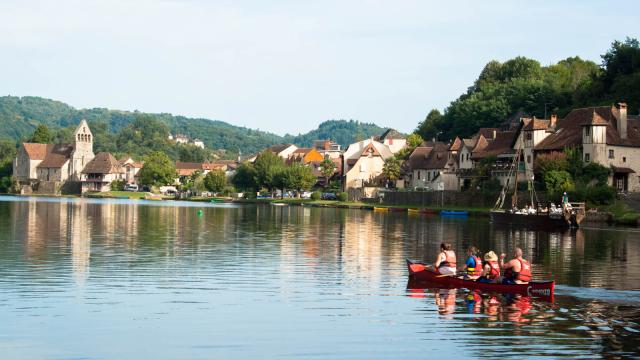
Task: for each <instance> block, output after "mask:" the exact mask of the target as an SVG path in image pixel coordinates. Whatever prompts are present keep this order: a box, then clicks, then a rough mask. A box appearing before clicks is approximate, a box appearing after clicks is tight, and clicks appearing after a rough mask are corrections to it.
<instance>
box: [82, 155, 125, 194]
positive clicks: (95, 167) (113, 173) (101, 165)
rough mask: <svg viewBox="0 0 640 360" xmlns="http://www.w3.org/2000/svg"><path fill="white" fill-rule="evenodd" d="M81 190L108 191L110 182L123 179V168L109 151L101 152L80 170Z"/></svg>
mask: <svg viewBox="0 0 640 360" xmlns="http://www.w3.org/2000/svg"><path fill="white" fill-rule="evenodd" d="M82 174H83V176H82V192H83V193H84V192H87V191H109V190H111V183H112V182H114V181H120V180H124V179H125V176H126V174H125V168H124V167H123V166H122V164H120V162H119V161H118V160H116V158H115V157H114V156H113V155H111V154H110V153H106V152H101V153H98V155H96V157H95V158H93V160H91V161H90V162H89V163H88V164H87V166H85V167H84V170H82Z"/></svg>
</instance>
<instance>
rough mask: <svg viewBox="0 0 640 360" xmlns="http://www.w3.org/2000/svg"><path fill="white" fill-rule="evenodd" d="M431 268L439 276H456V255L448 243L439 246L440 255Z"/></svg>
mask: <svg viewBox="0 0 640 360" xmlns="http://www.w3.org/2000/svg"><path fill="white" fill-rule="evenodd" d="M433 267H434V269H435V270H436V272H437V273H439V274H441V275H454V276H455V275H456V270H457V269H456V253H455V252H454V251H453V246H451V244H450V243H442V244H440V253H439V254H438V257H437V258H436V261H435V263H433Z"/></svg>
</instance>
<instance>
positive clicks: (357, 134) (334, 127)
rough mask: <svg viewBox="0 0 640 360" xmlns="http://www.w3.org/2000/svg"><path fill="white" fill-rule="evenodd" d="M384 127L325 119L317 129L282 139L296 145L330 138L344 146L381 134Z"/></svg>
mask: <svg viewBox="0 0 640 360" xmlns="http://www.w3.org/2000/svg"><path fill="white" fill-rule="evenodd" d="M385 130H386V129H385V128H381V127H379V126H378V125H375V124H368V123H363V122H359V121H355V120H348V121H347V120H327V121H325V122H323V123H321V124H320V125H319V126H318V128H317V129H315V130H311V131H309V132H308V133H306V134H300V135H297V136H293V135H289V134H287V135H285V136H284V141H285V142H287V143H292V144H296V145H298V146H311V145H312V143H313V140H325V139H331V140H333V141H334V142H336V143H338V144H340V145H342V146H343V147H346V146H347V145H349V144H351V143H353V142H355V141H360V140H364V139H367V138H369V137H371V136H375V135H381V134H382V133H383V132H384V131H385Z"/></svg>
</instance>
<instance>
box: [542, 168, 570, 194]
mask: <svg viewBox="0 0 640 360" xmlns="http://www.w3.org/2000/svg"><path fill="white" fill-rule="evenodd" d="M544 182H545V186H546V188H547V190H548V191H551V192H552V193H558V192H563V191H571V190H573V189H574V187H575V185H574V183H573V179H572V178H571V174H569V173H568V172H566V171H564V170H551V171H549V172H548V173H547V174H546V175H545V177H544Z"/></svg>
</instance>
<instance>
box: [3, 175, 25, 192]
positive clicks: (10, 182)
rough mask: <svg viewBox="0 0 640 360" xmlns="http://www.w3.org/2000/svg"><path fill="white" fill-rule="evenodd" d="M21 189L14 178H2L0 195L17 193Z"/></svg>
mask: <svg viewBox="0 0 640 360" xmlns="http://www.w3.org/2000/svg"><path fill="white" fill-rule="evenodd" d="M19 191H20V189H19V187H18V182H17V181H16V179H15V178H14V177H12V176H5V177H3V178H0V193H17V192H19Z"/></svg>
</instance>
